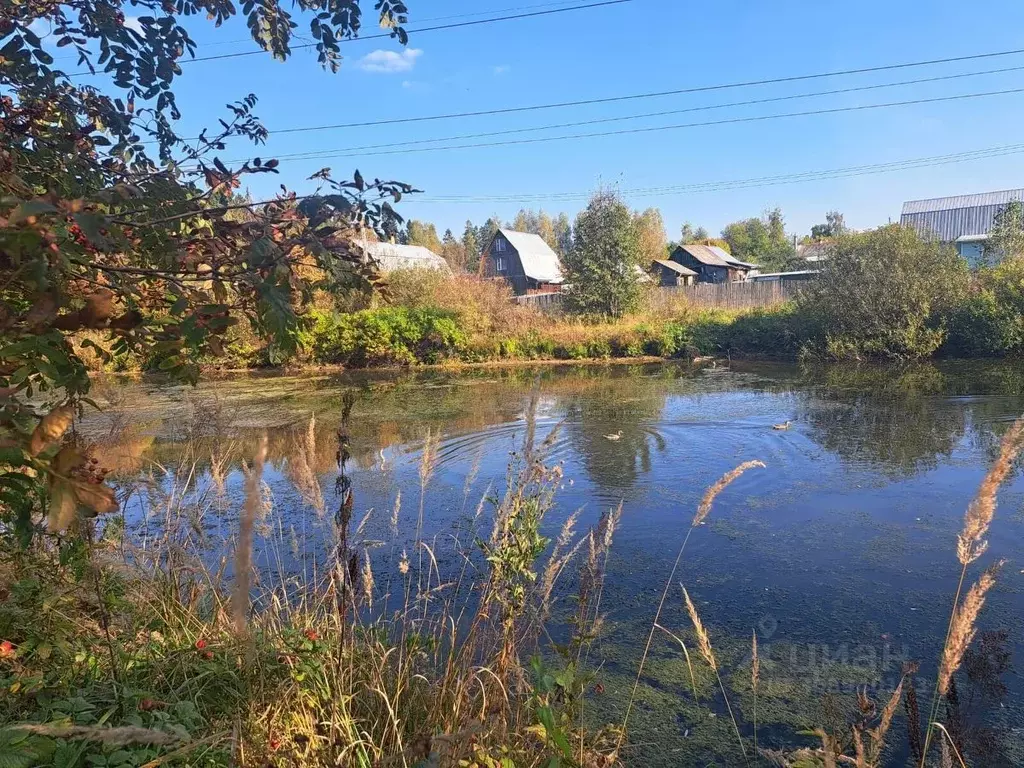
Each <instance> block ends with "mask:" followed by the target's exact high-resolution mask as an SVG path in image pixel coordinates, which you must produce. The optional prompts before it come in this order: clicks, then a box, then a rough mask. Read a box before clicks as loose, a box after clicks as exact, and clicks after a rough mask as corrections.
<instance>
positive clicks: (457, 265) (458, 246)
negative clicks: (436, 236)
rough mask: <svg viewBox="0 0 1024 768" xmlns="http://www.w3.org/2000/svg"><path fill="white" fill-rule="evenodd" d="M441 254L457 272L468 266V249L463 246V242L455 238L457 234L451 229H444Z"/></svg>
mask: <svg viewBox="0 0 1024 768" xmlns="http://www.w3.org/2000/svg"><path fill="white" fill-rule="evenodd" d="M439 253H440V255H441V256H442V257H444V260H445V261H447V262H448V266H449V267H451V268H452V269H453V270H455V271H456V272H462V271H463V270H465V268H466V258H467V255H466V249H465V248H463V246H462V243H461V242H460V241H459V240H456V239H455V235H453V234H452V231H451V230H450V229H446V230H445V231H444V237H443V238H442V239H441V250H440V251H439Z"/></svg>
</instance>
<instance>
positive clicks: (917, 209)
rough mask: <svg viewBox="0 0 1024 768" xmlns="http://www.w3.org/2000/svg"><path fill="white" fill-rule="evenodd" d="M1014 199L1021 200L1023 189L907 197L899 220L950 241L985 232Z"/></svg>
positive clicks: (1022, 199)
mask: <svg viewBox="0 0 1024 768" xmlns="http://www.w3.org/2000/svg"><path fill="white" fill-rule="evenodd" d="M1014 200H1020V201H1024V189H1006V190H1003V191H1001V192H984V193H982V194H978V195H957V196H955V197H935V198H932V199H930V200H910V201H908V202H906V203H904V204H903V213H902V214H901V215H900V223H901V224H903V225H904V226H908V227H913V228H914V229H916V230H917V231H918V232H920V233H921V234H924V235H932V236H934V237H937V238H938V239H939V240H941V241H942V242H944V243H952V242H954V241H955V240H956V239H957V238H959V237H964V236H965V235H966V236H973V235H985V234H988V232H989V231H990V230H991V229H992V222H993V221H994V220H995V217H996V214H997V213H999V211H1001V210H1002V209H1003V208H1005V207H1006V205H1007V203H1010V202H1012V201H1014Z"/></svg>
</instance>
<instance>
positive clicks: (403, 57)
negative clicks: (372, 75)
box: [359, 48, 423, 74]
mask: <svg viewBox="0 0 1024 768" xmlns="http://www.w3.org/2000/svg"><path fill="white" fill-rule="evenodd" d="M421 55H423V51H422V50H421V49H419V48H405V49H404V50H402V51H401V52H398V51H385V50H376V51H371V52H370V53H368V54H366V55H365V56H363V58H361V59H360V60H359V68H360V69H362V70H363V71H364V72H385V73H389V74H390V73H394V72H408V71H410V70H411V69H412V68H413V67H414V66H415V65H416V59H418V58H419V57H420V56H421Z"/></svg>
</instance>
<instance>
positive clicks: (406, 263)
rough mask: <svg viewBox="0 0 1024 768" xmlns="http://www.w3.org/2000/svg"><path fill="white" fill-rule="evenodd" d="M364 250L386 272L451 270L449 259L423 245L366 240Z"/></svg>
mask: <svg viewBox="0 0 1024 768" xmlns="http://www.w3.org/2000/svg"><path fill="white" fill-rule="evenodd" d="M363 252H364V253H365V254H366V255H367V256H368V257H369V258H371V259H373V261H375V262H376V263H377V267H378V268H379V269H380V271H381V272H384V273H385V274H387V273H388V272H394V271H395V270H396V269H437V270H440V271H442V272H451V268H450V267H449V266H448V262H447V261H445V260H444V259H443V258H442V257H440V256H438V255H437V254H436V253H434V252H433V251H432V250H430V249H429V248H424V247H423V246H422V245H397V244H395V243H369V242H364V243H363Z"/></svg>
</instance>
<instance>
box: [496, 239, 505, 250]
mask: <svg viewBox="0 0 1024 768" xmlns="http://www.w3.org/2000/svg"><path fill="white" fill-rule="evenodd" d="M494 251H495V252H496V253H504V252H505V241H504V240H503V239H502V238H500V237H498V238H495V240H494Z"/></svg>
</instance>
